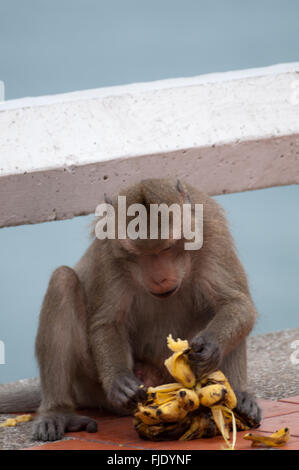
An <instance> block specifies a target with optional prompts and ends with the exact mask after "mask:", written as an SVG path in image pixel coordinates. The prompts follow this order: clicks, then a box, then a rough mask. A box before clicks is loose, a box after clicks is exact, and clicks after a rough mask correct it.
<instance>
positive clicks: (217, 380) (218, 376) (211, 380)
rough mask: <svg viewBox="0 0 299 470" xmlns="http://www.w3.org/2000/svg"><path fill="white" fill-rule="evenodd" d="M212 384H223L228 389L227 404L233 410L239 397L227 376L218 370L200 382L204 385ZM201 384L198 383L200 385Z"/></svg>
mask: <svg viewBox="0 0 299 470" xmlns="http://www.w3.org/2000/svg"><path fill="white" fill-rule="evenodd" d="M212 384H221V385H223V387H224V388H225V389H226V392H227V393H226V396H225V402H224V403H225V405H226V406H227V407H228V408H229V409H231V410H233V409H234V408H235V407H236V406H237V397H236V395H235V393H234V391H233V389H232V387H231V386H230V384H229V382H228V380H227V378H226V377H225V375H224V374H223V372H221V371H220V370H217V371H216V372H212V373H211V374H210V375H208V377H206V378H205V379H204V380H202V381H201V382H200V385H201V386H202V387H203V386H205V385H212ZM200 385H197V387H198V386H200Z"/></svg>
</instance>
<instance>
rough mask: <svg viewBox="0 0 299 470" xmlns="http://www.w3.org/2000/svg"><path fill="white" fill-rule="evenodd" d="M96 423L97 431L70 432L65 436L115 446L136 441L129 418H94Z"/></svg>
mask: <svg viewBox="0 0 299 470" xmlns="http://www.w3.org/2000/svg"><path fill="white" fill-rule="evenodd" d="M96 420H97V422H98V431H97V432H95V433H88V432H70V433H67V434H66V436H72V437H76V438H80V439H92V440H98V441H110V442H111V441H112V442H115V443H117V444H123V443H125V442H130V441H133V440H134V439H136V431H135V429H134V427H133V425H132V418H131V417H125V418H120V417H114V416H113V417H110V419H109V418H106V419H105V420H102V419H101V418H99V419H98V418H96Z"/></svg>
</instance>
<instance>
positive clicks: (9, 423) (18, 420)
mask: <svg viewBox="0 0 299 470" xmlns="http://www.w3.org/2000/svg"><path fill="white" fill-rule="evenodd" d="M32 419H33V416H32V415H19V416H16V417H15V418H8V419H7V420H6V421H4V423H1V424H0V428H10V427H12V426H16V425H17V424H19V423H27V422H28V421H31V420H32Z"/></svg>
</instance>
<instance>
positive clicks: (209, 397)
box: [197, 384, 227, 408]
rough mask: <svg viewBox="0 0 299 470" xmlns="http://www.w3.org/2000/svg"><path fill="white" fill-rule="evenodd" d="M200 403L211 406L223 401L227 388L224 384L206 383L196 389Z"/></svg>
mask: <svg viewBox="0 0 299 470" xmlns="http://www.w3.org/2000/svg"><path fill="white" fill-rule="evenodd" d="M197 393H198V397H199V399H200V404H201V405H202V406H207V407H209V408H211V407H212V406H214V405H218V404H222V403H224V402H225V397H226V395H227V389H226V388H225V387H224V385H221V384H213V385H206V386H205V387H202V388H200V389H197Z"/></svg>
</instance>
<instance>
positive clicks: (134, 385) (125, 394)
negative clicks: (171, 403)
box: [107, 370, 147, 410]
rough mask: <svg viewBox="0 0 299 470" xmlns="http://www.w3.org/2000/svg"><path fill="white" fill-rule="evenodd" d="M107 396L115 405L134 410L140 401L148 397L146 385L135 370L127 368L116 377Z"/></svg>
mask: <svg viewBox="0 0 299 470" xmlns="http://www.w3.org/2000/svg"><path fill="white" fill-rule="evenodd" d="M107 397H108V399H109V401H110V402H111V403H112V404H113V406H116V407H120V408H127V409H129V410H133V409H134V408H135V407H136V406H137V403H138V402H139V401H144V400H145V399H146V397H147V394H146V387H145V386H144V385H143V383H142V382H141V381H140V380H139V379H138V378H137V377H136V376H135V375H134V374H133V372H131V371H129V370H126V371H123V372H121V373H119V374H118V375H116V376H115V377H114V379H113V380H112V382H111V385H110V387H109V391H108V393H107Z"/></svg>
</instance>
